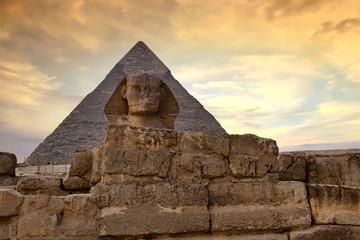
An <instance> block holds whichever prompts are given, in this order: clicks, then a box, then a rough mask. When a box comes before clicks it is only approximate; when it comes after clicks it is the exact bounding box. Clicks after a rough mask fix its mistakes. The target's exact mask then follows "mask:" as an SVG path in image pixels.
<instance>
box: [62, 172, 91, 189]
mask: <svg viewBox="0 0 360 240" xmlns="http://www.w3.org/2000/svg"><path fill="white" fill-rule="evenodd" d="M63 186H64V188H65V189H68V190H84V189H90V187H91V182H89V181H87V180H85V179H84V178H81V177H77V176H71V177H70V176H69V175H68V176H67V177H66V178H65V180H64V183H63Z"/></svg>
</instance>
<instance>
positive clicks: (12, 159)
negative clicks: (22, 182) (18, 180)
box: [0, 152, 17, 176]
mask: <svg viewBox="0 0 360 240" xmlns="http://www.w3.org/2000/svg"><path fill="white" fill-rule="evenodd" d="M16 162H17V159H16V156H15V154H13V153H7V152H0V175H9V176H13V175H15V168H16Z"/></svg>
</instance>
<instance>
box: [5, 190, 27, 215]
mask: <svg viewBox="0 0 360 240" xmlns="http://www.w3.org/2000/svg"><path fill="white" fill-rule="evenodd" d="M22 202H23V197H22V195H21V194H20V193H18V192H16V191H15V190H11V189H0V217H9V216H14V215H17V214H18V213H19V207H20V205H21V204H22Z"/></svg>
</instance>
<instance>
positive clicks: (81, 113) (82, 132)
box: [25, 41, 225, 165]
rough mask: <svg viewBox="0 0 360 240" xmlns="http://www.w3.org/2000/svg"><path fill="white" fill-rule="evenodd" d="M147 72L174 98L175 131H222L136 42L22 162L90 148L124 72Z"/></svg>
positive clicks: (100, 135) (63, 158) (64, 157)
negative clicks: (175, 112) (169, 91)
mask: <svg viewBox="0 0 360 240" xmlns="http://www.w3.org/2000/svg"><path fill="white" fill-rule="evenodd" d="M141 73H148V74H152V75H154V76H156V77H158V78H161V79H162V80H163V81H164V82H165V83H166V84H167V85H168V86H169V87H170V89H171V91H172V92H173V94H174V95H175V98H176V100H177V101H178V104H179V108H180V112H179V115H178V117H177V119H176V121H175V130H176V131H206V132H215V133H225V130H224V129H223V128H222V127H221V125H220V124H219V122H217V121H216V119H215V118H214V117H213V116H212V115H211V114H210V113H209V112H208V111H206V110H205V109H204V107H203V106H202V105H201V104H200V103H199V102H198V101H197V100H196V99H195V98H194V97H192V96H191V95H190V94H189V93H188V92H187V91H186V90H185V89H184V88H183V87H182V86H181V84H180V83H179V82H178V81H177V80H176V79H175V78H174V77H173V76H172V75H171V71H170V70H169V69H168V68H167V67H166V66H165V64H164V63H163V62H162V61H161V60H160V59H159V58H158V57H157V56H156V55H155V54H154V53H153V52H152V51H151V50H150V49H149V48H148V47H147V46H146V45H145V43H143V42H141V41H140V42H138V43H136V44H135V46H134V47H133V48H132V49H130V51H129V52H128V53H127V54H126V55H125V56H124V57H123V58H122V59H121V60H120V61H119V62H118V63H117V64H116V65H115V67H114V68H113V69H112V70H111V71H110V72H109V73H108V74H107V76H106V77H105V79H104V80H103V81H102V82H101V83H100V84H99V86H97V87H96V88H95V90H94V91H92V92H91V93H90V94H88V95H87V96H86V97H85V98H84V99H83V100H82V101H81V102H80V103H79V105H77V106H76V107H75V109H74V110H73V111H72V112H71V113H70V114H69V116H67V117H66V118H65V119H64V121H63V122H62V123H61V124H60V125H59V126H58V127H57V128H56V129H55V130H54V131H53V133H51V134H50V135H49V136H48V137H46V138H45V140H44V141H43V142H42V143H41V144H40V145H39V146H38V147H37V148H36V149H35V150H34V151H33V152H32V153H31V155H30V156H29V157H28V158H27V159H26V161H25V163H26V164H31V165H36V164H45V163H50V162H56V163H65V162H66V163H69V162H70V161H71V159H72V157H73V155H74V153H75V152H76V151H77V150H84V149H91V148H94V147H96V146H97V145H98V144H99V143H101V142H102V141H103V140H104V137H105V128H106V126H107V124H108V120H107V118H106V117H105V114H104V106H105V104H106V103H107V102H108V100H109V98H110V97H111V95H112V93H113V91H114V90H115V88H116V86H117V85H118V84H119V82H120V81H121V80H122V79H123V78H124V77H125V76H126V75H133V74H141Z"/></svg>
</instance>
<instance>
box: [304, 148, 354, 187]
mask: <svg viewBox="0 0 360 240" xmlns="http://www.w3.org/2000/svg"><path fill="white" fill-rule="evenodd" d="M307 164H308V167H307V175H308V181H309V183H314V184H331V185H346V186H354V187H360V154H341V155H314V156H312V155H310V156H309V157H308V161H307Z"/></svg>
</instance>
